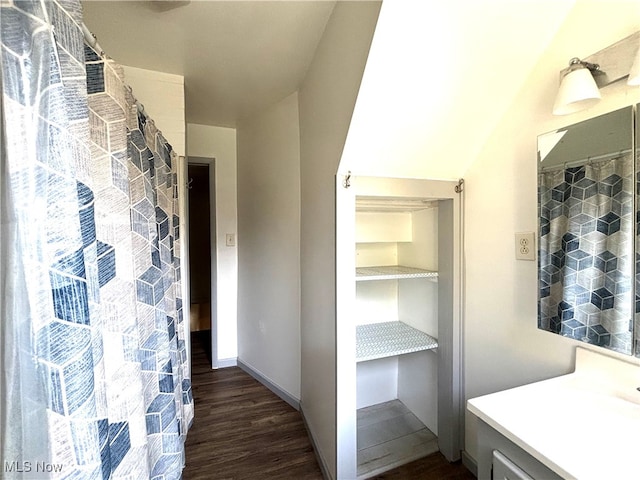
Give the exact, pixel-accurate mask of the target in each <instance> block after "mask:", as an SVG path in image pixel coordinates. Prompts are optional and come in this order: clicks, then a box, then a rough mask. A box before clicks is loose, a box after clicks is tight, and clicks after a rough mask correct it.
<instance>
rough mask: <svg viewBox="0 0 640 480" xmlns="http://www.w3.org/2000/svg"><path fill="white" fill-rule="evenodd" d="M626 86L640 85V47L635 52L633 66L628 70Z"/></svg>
mask: <svg viewBox="0 0 640 480" xmlns="http://www.w3.org/2000/svg"><path fill="white" fill-rule="evenodd" d="M627 85H631V86H634V87H636V86H638V85H640V47H638V51H637V52H636V56H635V57H634V59H633V65H631V70H629V78H628V79H627Z"/></svg>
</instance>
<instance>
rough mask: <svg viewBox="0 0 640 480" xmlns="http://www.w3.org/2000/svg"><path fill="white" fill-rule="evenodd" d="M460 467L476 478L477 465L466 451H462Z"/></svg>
mask: <svg viewBox="0 0 640 480" xmlns="http://www.w3.org/2000/svg"><path fill="white" fill-rule="evenodd" d="M460 453H461V456H462V465H464V466H465V467H466V468H467V470H469V471H470V472H471V473H473V475H474V476H475V477H476V478H478V464H477V463H476V461H475V460H474V459H473V458H472V457H471V455H469V454H468V453H467V451H466V450H462V452H460Z"/></svg>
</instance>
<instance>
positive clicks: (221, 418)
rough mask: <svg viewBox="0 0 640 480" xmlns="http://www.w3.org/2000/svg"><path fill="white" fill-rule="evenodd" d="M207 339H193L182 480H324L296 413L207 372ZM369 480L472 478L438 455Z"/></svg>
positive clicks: (240, 377)
mask: <svg viewBox="0 0 640 480" xmlns="http://www.w3.org/2000/svg"><path fill="white" fill-rule="evenodd" d="M209 335H210V332H209V331H206V332H198V334H196V333H194V334H192V384H193V392H194V400H195V419H194V422H193V425H192V426H191V429H190V430H189V433H188V435H187V443H186V467H185V469H184V471H183V476H182V478H183V480H245V479H246V480H249V479H251V480H263V479H264V480H271V479H274V480H277V479H292V480H297V479H303V480H322V473H321V471H320V467H319V466H318V462H317V460H316V457H315V454H314V452H313V448H312V446H311V443H310V441H309V437H308V436H307V432H306V429H305V427H304V424H303V422H302V417H301V416H300V413H299V412H297V411H296V410H295V409H293V408H292V407H291V406H290V405H289V404H287V403H286V402H284V401H282V400H280V399H279V398H278V397H277V396H276V395H275V394H274V393H272V392H271V391H270V390H268V389H267V388H266V387H264V386H263V385H262V384H260V383H259V382H258V381H257V380H255V379H253V378H252V377H251V376H250V375H248V374H246V373H245V372H243V371H242V370H240V369H239V368H235V367H234V368H224V369H219V370H211V367H210V365H211V364H210V360H209V358H208V354H207V351H208V350H209V349H208V348H207V342H206V341H205V340H206V339H207V338H208V336H209ZM209 348H210V347H209ZM374 478H375V479H381V480H382V479H389V480H407V479H424V480H473V479H474V478H475V477H474V476H473V475H472V474H471V473H470V472H469V471H468V470H467V469H466V468H465V467H463V466H462V465H461V464H459V463H458V464H449V463H448V462H447V461H446V460H445V459H444V457H442V455H440V454H439V453H437V454H434V455H429V456H428V457H425V458H422V459H420V460H418V461H416V462H412V463H410V464H407V465H404V466H402V467H399V468H396V469H394V470H391V471H389V472H385V473H384V474H381V475H378V476H375V477H374Z"/></svg>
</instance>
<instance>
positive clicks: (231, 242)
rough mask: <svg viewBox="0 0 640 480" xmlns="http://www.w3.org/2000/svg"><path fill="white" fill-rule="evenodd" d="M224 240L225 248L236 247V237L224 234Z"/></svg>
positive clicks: (231, 234)
mask: <svg viewBox="0 0 640 480" xmlns="http://www.w3.org/2000/svg"><path fill="white" fill-rule="evenodd" d="M225 240H226V244H227V247H235V246H236V236H235V234H233V233H227V234H225Z"/></svg>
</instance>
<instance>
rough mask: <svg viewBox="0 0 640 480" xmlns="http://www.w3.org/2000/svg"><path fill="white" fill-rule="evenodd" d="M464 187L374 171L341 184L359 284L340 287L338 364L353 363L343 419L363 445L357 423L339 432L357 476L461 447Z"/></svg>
mask: <svg viewBox="0 0 640 480" xmlns="http://www.w3.org/2000/svg"><path fill="white" fill-rule="evenodd" d="M456 187H457V188H458V189H460V187H459V185H458V184H457V183H456V182H442V181H427V180H410V179H384V178H372V177H357V178H350V179H349V185H348V186H347V185H346V184H344V183H343V185H342V186H341V188H342V189H343V192H340V193H339V194H338V197H337V199H338V200H337V201H338V203H337V207H338V208H342V207H344V208H350V209H352V210H351V211H352V213H351V214H350V215H342V216H340V215H337V218H338V228H337V230H338V233H337V236H338V239H339V242H345V243H346V242H350V247H351V251H352V254H351V257H349V255H348V254H347V252H346V249H347V245H338V246H337V250H338V252H337V253H338V258H341V259H344V260H345V263H348V264H349V265H350V266H351V272H350V274H349V273H347V269H346V268H343V267H342V266H339V267H338V268H337V271H338V275H341V276H342V275H344V276H347V275H349V278H350V281H351V282H352V285H353V286H352V287H349V286H348V283H347V280H346V279H343V282H341V281H339V282H338V284H339V290H340V285H342V284H343V285H344V286H345V288H344V291H343V292H340V291H339V292H338V297H339V301H338V305H339V312H338V323H339V327H338V329H337V330H338V346H339V352H338V353H339V355H338V372H340V371H341V369H342V368H343V366H344V367H345V370H346V371H349V372H351V373H350V375H352V379H353V383H352V386H349V385H348V383H347V381H346V377H347V375H348V374H344V375H341V374H340V373H338V401H339V406H338V422H339V424H340V422H341V420H342V421H343V424H342V427H343V428H346V429H355V435H352V436H351V438H350V440H351V441H354V440H355V441H354V442H353V443H355V445H353V444H349V443H350V442H349V441H348V440H347V439H348V438H349V435H348V434H347V435H344V434H343V435H342V438H341V436H340V434H339V437H338V452H339V455H338V456H339V462H338V464H339V469H340V465H341V464H342V466H343V468H345V470H343V472H344V473H345V474H347V472H348V469H349V468H350V467H351V468H353V467H354V466H355V474H356V475H355V476H356V477H357V478H368V477H371V476H374V475H376V474H379V473H381V472H384V471H386V470H389V469H392V468H395V467H397V466H399V465H402V464H405V463H409V462H411V461H413V460H416V459H418V458H422V457H424V456H426V455H429V454H431V453H435V452H437V451H441V452H442V453H443V455H444V456H445V457H446V458H447V459H448V460H450V461H453V460H457V459H459V457H460V440H461V431H460V425H461V423H460V420H461V419H460V415H461V411H460V404H461V398H460V395H461V391H460V374H459V371H460V370H459V368H460V326H459V318H460V314H459V300H460V297H459V289H460V272H459V269H460V258H459V257H460V254H459V250H460V241H459V237H460V228H459V226H460V216H459V215H460V214H459V201H460V200H459V196H460V194H459V193H457V192H456ZM345 190H350V192H349V193H346V192H345ZM349 223H353V225H348V224H349ZM343 255H344V256H343ZM347 259H348V260H349V261H348V262H347V261H346V260H347ZM340 299H342V300H343V301H342V302H341V301H340ZM341 308H344V310H345V312H346V311H349V312H350V314H349V318H347V315H341V314H340V309H341ZM345 323H348V324H349V325H348V326H346V325H345ZM341 335H342V336H343V337H342V338H341ZM349 341H351V342H352V343H353V351H352V353H353V362H354V363H355V368H353V369H352V368H348V366H347V365H346V361H347V358H348V355H346V354H345V355H342V356H341V355H340V353H341V352H340V350H341V349H340V346H342V353H346V352H347V351H349V352H351V349H350V348H349V345H348V343H349ZM341 377H342V380H343V381H341ZM341 399H344V400H345V403H344V404H341V403H340V401H341ZM347 403H349V404H350V405H351V407H350V408H351V409H352V410H351V415H353V418H348V417H349V411H347V410H346V408H347V407H346V405H347ZM341 414H342V415H341ZM340 427H341V425H339V428H338V430H339V432H340V430H341V428H340ZM345 450H348V452H346V451H345ZM354 450H355V451H354ZM341 460H342V462H341ZM354 463H355V465H354ZM338 476H339V478H342V475H340V474H339V475H338ZM346 476H347V475H345V477H346Z"/></svg>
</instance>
